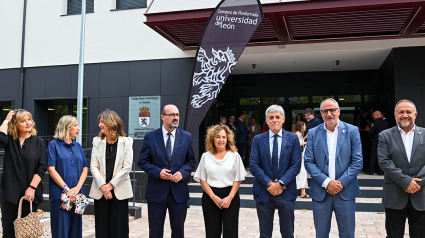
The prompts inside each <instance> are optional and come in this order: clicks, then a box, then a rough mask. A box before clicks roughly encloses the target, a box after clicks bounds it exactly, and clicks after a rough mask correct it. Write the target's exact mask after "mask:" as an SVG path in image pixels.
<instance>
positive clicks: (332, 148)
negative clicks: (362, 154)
mask: <svg viewBox="0 0 425 238" xmlns="http://www.w3.org/2000/svg"><path fill="white" fill-rule="evenodd" d="M323 125H324V127H325V130H326V142H327V144H328V153H329V165H328V169H329V177H328V178H326V179H325V181H323V184H322V187H324V188H327V187H328V184H329V183H330V182H331V181H332V180H335V160H336V145H337V142H338V131H339V121H338V124H336V127H335V130H334V131H330V130H328V129H327V128H326V124H325V123H323Z"/></svg>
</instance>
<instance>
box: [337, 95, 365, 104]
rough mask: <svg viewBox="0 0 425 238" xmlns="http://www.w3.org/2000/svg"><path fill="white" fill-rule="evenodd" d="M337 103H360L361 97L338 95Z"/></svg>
mask: <svg viewBox="0 0 425 238" xmlns="http://www.w3.org/2000/svg"><path fill="white" fill-rule="evenodd" d="M338 101H339V103H347V102H361V101H362V96H361V95H339V96H338Z"/></svg>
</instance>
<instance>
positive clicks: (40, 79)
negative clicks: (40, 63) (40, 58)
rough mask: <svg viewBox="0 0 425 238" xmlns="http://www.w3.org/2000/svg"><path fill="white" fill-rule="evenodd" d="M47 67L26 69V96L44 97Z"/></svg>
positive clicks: (29, 97)
mask: <svg viewBox="0 0 425 238" xmlns="http://www.w3.org/2000/svg"><path fill="white" fill-rule="evenodd" d="M45 72H46V67H39V68H28V69H25V82H24V98H28V99H31V98H44V90H45V88H44V84H45V83H44V82H45V78H46V73H45Z"/></svg>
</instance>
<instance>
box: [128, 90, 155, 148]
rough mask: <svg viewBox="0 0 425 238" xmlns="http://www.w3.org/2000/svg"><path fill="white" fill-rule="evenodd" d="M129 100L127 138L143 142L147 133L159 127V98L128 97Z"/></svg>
mask: <svg viewBox="0 0 425 238" xmlns="http://www.w3.org/2000/svg"><path fill="white" fill-rule="evenodd" d="M129 100H130V101H129V116H128V118H129V120H128V133H129V136H130V137H133V139H134V140H143V139H144V138H145V134H146V133H147V132H149V131H153V130H155V129H158V128H159V127H160V126H161V123H160V122H161V96H146V97H142V96H140V97H130V98H129Z"/></svg>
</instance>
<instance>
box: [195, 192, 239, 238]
mask: <svg viewBox="0 0 425 238" xmlns="http://www.w3.org/2000/svg"><path fill="white" fill-rule="evenodd" d="M211 189H212V191H213V192H214V194H215V195H217V196H218V197H220V198H225V197H227V196H228V195H229V194H230V191H231V190H232V187H231V186H230V187H225V188H214V187H211ZM240 204H241V201H240V197H239V192H237V193H236V194H235V197H234V198H233V200H232V202H231V203H230V206H229V208H227V209H225V208H223V209H220V208H219V207H218V206H217V205H216V204H215V203H214V201H213V200H212V199H211V198H210V196H208V194H207V193H205V192H204V193H203V195H202V212H203V214H204V222H205V234H206V238H220V237H221V234H222V233H223V238H237V237H238V232H239V208H240Z"/></svg>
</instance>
